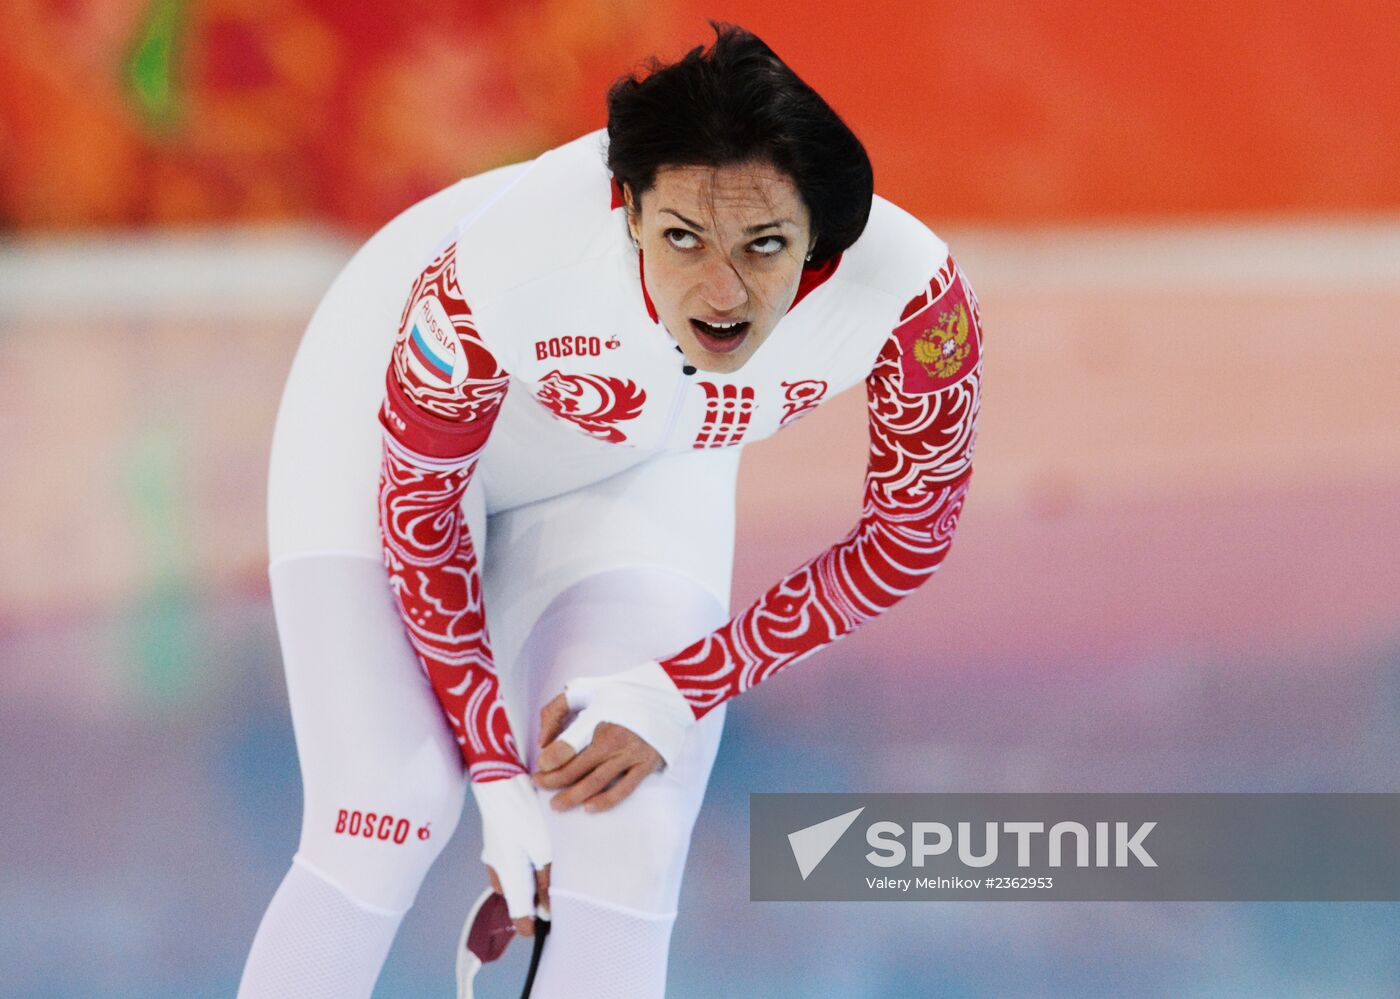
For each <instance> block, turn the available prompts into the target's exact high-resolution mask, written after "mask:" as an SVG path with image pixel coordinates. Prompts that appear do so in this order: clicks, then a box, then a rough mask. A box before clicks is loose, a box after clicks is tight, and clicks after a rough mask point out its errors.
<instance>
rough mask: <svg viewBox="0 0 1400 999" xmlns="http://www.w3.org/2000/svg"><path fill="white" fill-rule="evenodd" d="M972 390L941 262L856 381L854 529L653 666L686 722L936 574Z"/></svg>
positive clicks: (951, 272) (959, 492)
mask: <svg viewBox="0 0 1400 999" xmlns="http://www.w3.org/2000/svg"><path fill="white" fill-rule="evenodd" d="M945 344H951V345H952V346H944V345H945ZM981 383H982V366H981V328H980V322H979V317H978V311H977V301H976V298H975V297H974V296H973V294H972V290H971V288H970V287H969V286H968V285H967V283H966V281H965V280H964V279H963V277H962V275H961V273H959V272H958V271H957V268H956V266H955V265H954V264H953V262H952V259H951V258H949V260H948V261H947V262H946V263H945V264H944V266H943V267H942V268H941V269H940V271H939V272H938V273H937V274H936V275H935V276H934V278H933V280H932V281H931V282H930V284H929V288H928V289H927V290H926V291H924V292H922V293H921V294H920V295H919V296H916V297H915V298H914V300H913V301H911V302H910V303H909V305H908V306H907V307H906V308H905V310H904V315H903V317H902V318H901V321H900V323H899V325H898V326H897V327H896V328H895V330H894V331H893V333H892V334H891V335H890V337H889V339H888V340H886V342H885V345H884V347H883V348H882V350H881V352H880V354H879V357H878V358H877V360H876V362H875V365H874V368H873V369H872V370H871V372H870V375H869V377H868V378H867V379H866V391H867V397H868V409H869V429H870V455H869V463H868V467H867V471H866V478H865V494H864V502H863V504H862V509H861V516H860V520H859V521H858V522H857V524H856V526H855V528H854V529H853V530H852V531H851V533H850V534H848V535H846V537H845V538H843V539H842V540H840V541H838V542H837V543H836V544H834V545H833V546H831V548H829V549H827V550H826V551H825V552H823V553H822V554H820V555H818V556H817V557H816V558H814V559H812V560H811V561H809V562H808V563H807V564H805V565H803V566H801V567H800V568H798V569H796V570H795V571H793V572H792V573H790V574H788V575H787V576H786V577H784V578H783V579H782V580H781V581H779V582H778V583H777V584H776V585H775V586H773V587H772V588H771V589H769V590H768V592H767V593H765V594H764V595H763V596H762V597H760V598H759V599H758V600H757V601H756V602H755V603H754V604H752V605H751V606H749V607H748V608H746V609H745V610H744V611H742V612H741V613H740V614H739V615H738V616H736V617H734V618H733V619H732V620H731V621H730V622H729V623H728V624H726V625H724V626H723V627H722V628H720V629H719V630H717V631H715V632H713V633H711V634H709V635H707V636H705V637H704V638H702V639H700V640H699V641H697V642H695V643H694V644H693V645H691V646H689V647H688V648H686V649H684V650H682V651H681V652H679V653H678V654H676V655H675V656H673V657H671V658H669V659H665V660H662V661H661V666H662V668H663V669H665V670H666V672H667V674H668V675H670V677H671V679H672V680H674V681H675V683H676V686H677V687H678V688H679V689H680V691H681V693H682V694H683V695H684V696H685V698H686V700H687V701H688V702H689V704H690V707H691V710H692V711H693V712H694V713H695V716H696V717H697V718H700V717H703V716H704V715H705V714H706V713H708V712H709V711H710V710H712V709H713V708H714V707H715V706H716V705H718V704H721V703H722V702H724V701H726V700H728V699H729V698H731V697H734V696H736V695H738V694H741V693H743V692H744V691H745V690H748V689H749V688H750V687H752V686H754V685H755V684H757V683H760V682H762V681H763V680H765V679H767V678H768V677H770V676H772V675H773V674H774V673H777V672H778V671H779V670H781V669H783V668H784V667H786V666H789V665H791V664H792V663H795V662H797V661H798V660H800V659H803V658H805V657H807V656H809V655H811V654H812V653H813V652H816V651H817V650H818V649H821V648H823V647H825V646H827V645H830V644H831V643H832V642H834V641H836V640H837V639H838V638H841V637H842V636H843V635H846V634H849V633H850V632H851V631H854V630H855V629H856V628H858V627H859V626H860V625H862V624H864V623H865V622H866V621H869V620H870V619H872V618H874V617H877V616H878V615H879V614H881V613H882V612H884V611H885V610H888V609H889V608H890V607H892V606H894V605H895V604H896V603H898V602H899V600H900V599H902V598H903V597H904V596H906V595H907V594H909V593H911V592H913V591H914V590H915V589H917V588H918V587H919V585H920V584H922V583H923V582H924V581H925V580H926V579H928V577H929V576H931V575H932V574H933V573H934V572H935V571H936V570H937V569H938V566H939V565H940V564H941V563H942V561H943V559H944V557H945V556H946V555H947V553H948V549H949V547H950V546H951V544H952V539H953V534H954V532H955V530H956V529H957V523H958V517H959V515H960V514H961V512H962V508H963V503H964V501H965V499H966V496H967V488H968V483H969V480H970V479H971V477H972V454H973V449H974V446H975V443H976V433H977V414H978V408H979V402H980V394H981Z"/></svg>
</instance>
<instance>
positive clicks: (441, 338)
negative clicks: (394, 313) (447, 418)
mask: <svg viewBox="0 0 1400 999" xmlns="http://www.w3.org/2000/svg"><path fill="white" fill-rule="evenodd" d="M408 322H409V328H408V356H409V358H410V366H411V367H412V368H413V369H414V372H415V373H416V374H417V375H418V377H419V378H421V379H422V380H423V382H424V383H425V384H428V385H434V384H437V385H460V384H461V383H462V382H463V381H464V380H465V379H466V377H467V365H466V364H465V363H464V362H463V360H462V345H461V343H459V342H458V339H457V331H456V330H455V329H453V327H452V320H451V319H450V318H448V315H447V310H446V309H444V308H443V307H442V302H441V301H440V300H439V299H438V297H437V296H436V295H425V296H423V297H422V298H420V299H419V300H418V301H417V302H416V303H415V304H414V306H413V311H412V312H411V313H409V319H408Z"/></svg>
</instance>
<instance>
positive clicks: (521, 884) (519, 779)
mask: <svg viewBox="0 0 1400 999" xmlns="http://www.w3.org/2000/svg"><path fill="white" fill-rule="evenodd" d="M471 789H472V796H473V797H474V798H475V799H476V805H477V809H478V810H479V811H480V812H481V838H482V843H483V846H482V850H481V859H482V861H483V862H484V863H485V864H486V868H487V873H488V874H489V875H490V877H491V887H492V888H494V889H495V890H496V891H498V892H500V893H501V894H502V895H504V896H505V898H506V908H507V909H509V910H510V918H511V922H512V923H514V924H515V928H516V931H517V932H519V933H520V934H521V935H522V936H527V937H528V936H533V935H534V932H535V929H534V917H535V916H536V915H537V914H538V915H541V916H546V915H548V913H549V863H550V860H551V853H550V845H549V833H548V830H547V829H546V827H545V821H544V811H543V808H542V806H541V805H540V800H539V796H538V794H537V793H536V791H535V788H534V785H533V784H532V783H531V781H530V775H529V774H517V775H516V776H514V777H510V778H507V779H506V780H494V781H473V782H472V784H471ZM540 910H543V911H540Z"/></svg>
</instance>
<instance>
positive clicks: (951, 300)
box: [893, 257, 982, 395]
mask: <svg viewBox="0 0 1400 999" xmlns="http://www.w3.org/2000/svg"><path fill="white" fill-rule="evenodd" d="M893 339H894V340H895V342H896V343H898V344H899V366H900V372H901V374H902V375H903V389H904V391H905V392H906V393H908V394H910V395H927V394H929V393H931V392H939V391H942V390H943V389H945V388H947V387H948V386H949V385H952V384H954V383H956V382H958V381H960V380H961V379H962V378H964V377H966V376H967V375H968V374H970V373H971V372H972V371H973V369H975V368H976V367H977V364H978V362H980V361H981V359H982V329H981V325H980V322H979V319H978V315H977V299H976V298H975V297H974V296H973V294H972V290H971V289H970V288H969V287H968V286H967V282H966V281H965V280H964V279H963V276H962V272H961V271H959V270H957V268H956V267H955V265H954V264H953V261H952V258H951V257H950V258H948V262H947V263H946V264H945V265H944V266H943V268H942V269H941V270H940V272H939V273H938V274H937V275H935V276H934V278H933V280H932V281H930V282H929V288H928V290H927V291H925V292H923V293H922V294H920V295H917V296H915V297H914V299H913V300H911V301H910V302H909V304H908V305H907V306H905V308H904V315H903V318H902V321H901V322H900V324H899V325H898V326H896V327H895V330H894V335H893Z"/></svg>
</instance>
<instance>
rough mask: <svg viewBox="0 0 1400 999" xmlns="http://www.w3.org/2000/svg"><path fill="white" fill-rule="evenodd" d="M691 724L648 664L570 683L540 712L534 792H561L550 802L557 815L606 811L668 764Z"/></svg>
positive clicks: (660, 673)
mask: <svg viewBox="0 0 1400 999" xmlns="http://www.w3.org/2000/svg"><path fill="white" fill-rule="evenodd" d="M575 712H577V717H575V718H574V720H573V722H572V723H571V724H569V725H568V727H567V728H565V727H564V726H565V722H566V721H568V719H569V717H570V715H573V714H574V713H575ZM694 721H695V716H694V714H693V713H692V712H691V710H690V705H689V703H687V701H686V700H685V698H684V697H682V696H681V693H680V691H679V690H677V689H676V686H675V684H674V683H672V682H671V678H670V677H669V676H667V675H666V672H665V671H664V670H663V669H662V668H661V667H660V666H659V665H658V664H657V663H655V662H649V663H644V664H643V665H642V666H639V667H637V668H636V669H632V670H627V671H626V672H623V673H614V674H612V675H611V676H603V677H586V678H582V679H579V680H574V681H572V682H570V683H569V684H568V685H567V686H565V688H564V693H562V694H560V695H559V696H558V697H556V698H554V700H552V701H550V702H549V703H548V704H546V705H545V706H544V708H543V710H541V711H540V738H539V744H540V745H541V746H542V747H544V752H543V753H541V754H540V757H539V760H538V762H537V763H536V766H535V785H536V786H537V787H542V788H545V789H548V790H559V789H563V792H562V793H561V794H556V795H555V796H554V797H553V798H552V799H551V800H550V807H552V808H554V809H555V810H556V811H564V810H566V809H569V808H574V807H575V806H578V805H583V806H584V809H585V810H586V811H591V812H596V811H603V810H605V809H608V808H612V807H613V806H614V805H616V804H617V803H618V802H620V801H622V800H624V799H625V798H626V797H627V796H628V795H629V794H631V793H632V792H633V791H634V790H636V788H637V785H638V784H640V783H641V782H642V781H643V780H644V779H645V778H646V777H647V775H649V774H651V773H654V772H655V771H657V770H659V769H661V768H662V767H664V766H666V765H667V764H669V763H673V762H675V759H676V757H677V756H678V755H679V754H680V750H681V746H682V744H683V743H684V740H685V733H686V730H687V729H689V727H690V725H691V724H692V723H693V722H694Z"/></svg>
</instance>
